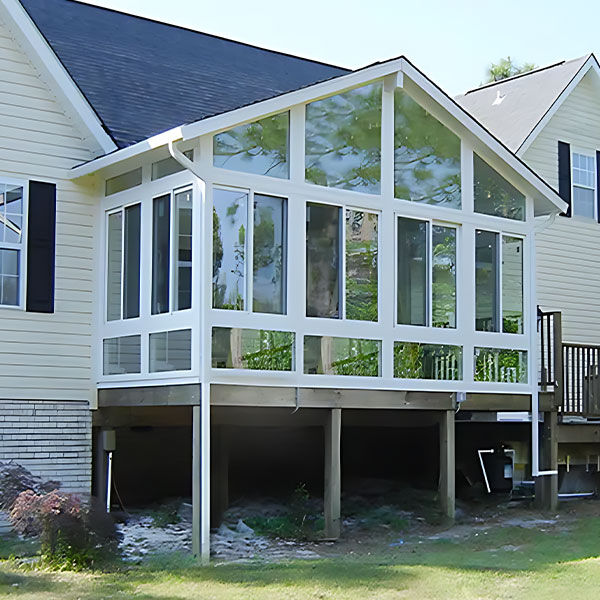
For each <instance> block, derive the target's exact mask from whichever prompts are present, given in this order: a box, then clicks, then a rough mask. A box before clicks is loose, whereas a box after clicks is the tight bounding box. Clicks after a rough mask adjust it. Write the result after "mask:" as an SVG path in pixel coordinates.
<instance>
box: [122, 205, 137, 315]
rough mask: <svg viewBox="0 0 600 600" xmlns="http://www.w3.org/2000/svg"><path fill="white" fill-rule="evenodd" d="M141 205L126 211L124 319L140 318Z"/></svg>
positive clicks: (130, 207) (128, 208)
mask: <svg viewBox="0 0 600 600" xmlns="http://www.w3.org/2000/svg"><path fill="white" fill-rule="evenodd" d="M140 218H141V204H134V205H133V206H128V207H127V208H126V209H125V240H124V242H125V243H124V249H125V256H124V260H123V270H124V273H123V296H124V298H123V318H124V319H132V318H135V317H139V316H140V225H141V221H140Z"/></svg>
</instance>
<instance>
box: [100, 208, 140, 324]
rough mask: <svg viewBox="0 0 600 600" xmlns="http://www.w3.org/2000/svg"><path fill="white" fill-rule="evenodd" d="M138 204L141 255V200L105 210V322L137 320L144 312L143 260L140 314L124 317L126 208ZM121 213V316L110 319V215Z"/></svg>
mask: <svg viewBox="0 0 600 600" xmlns="http://www.w3.org/2000/svg"><path fill="white" fill-rule="evenodd" d="M136 204H139V205H140V256H141V244H142V217H141V214H142V203H141V201H140V200H134V201H131V202H127V203H125V204H123V205H121V206H118V207H115V208H112V209H108V210H106V211H105V213H104V215H105V216H104V219H105V225H104V231H105V235H104V302H103V305H104V310H103V313H104V314H103V319H104V322H105V323H116V322H119V321H135V320H136V319H139V318H140V316H141V314H142V310H141V303H142V285H141V278H142V272H141V268H142V267H141V261H140V265H139V266H138V268H139V272H140V290H139V294H138V313H139V314H138V316H137V317H128V318H127V319H125V318H124V317H123V302H124V301H125V209H127V208H130V207H131V206H135V205H136ZM119 213H121V215H122V217H121V219H122V220H121V223H122V229H121V302H120V306H119V314H120V316H119V318H118V319H111V320H109V319H108V297H107V296H108V269H109V265H110V261H109V260H108V242H109V217H111V216H112V215H116V214H119Z"/></svg>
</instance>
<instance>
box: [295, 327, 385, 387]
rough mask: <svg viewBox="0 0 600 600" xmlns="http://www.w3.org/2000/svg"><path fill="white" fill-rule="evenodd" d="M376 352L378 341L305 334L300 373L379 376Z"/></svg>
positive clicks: (378, 359) (378, 349)
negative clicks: (302, 370) (302, 369)
mask: <svg viewBox="0 0 600 600" xmlns="http://www.w3.org/2000/svg"><path fill="white" fill-rule="evenodd" d="M380 354H381V342H380V341H378V340H363V339H356V338H339V337H330V336H314V335H307V336H305V337H304V372H305V373H307V374H322V375H353V376H359V377H379V375H380Z"/></svg>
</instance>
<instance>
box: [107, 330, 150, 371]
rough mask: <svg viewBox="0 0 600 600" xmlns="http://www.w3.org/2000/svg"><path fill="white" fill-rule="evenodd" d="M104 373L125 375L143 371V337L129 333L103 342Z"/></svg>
mask: <svg viewBox="0 0 600 600" xmlns="http://www.w3.org/2000/svg"><path fill="white" fill-rule="evenodd" d="M103 355H104V356H103V359H104V360H103V362H104V370H103V372H104V375H123V374H126V373H140V371H141V337H140V336H139V335H128V336H125V337H117V338H108V339H105V340H104V342H103Z"/></svg>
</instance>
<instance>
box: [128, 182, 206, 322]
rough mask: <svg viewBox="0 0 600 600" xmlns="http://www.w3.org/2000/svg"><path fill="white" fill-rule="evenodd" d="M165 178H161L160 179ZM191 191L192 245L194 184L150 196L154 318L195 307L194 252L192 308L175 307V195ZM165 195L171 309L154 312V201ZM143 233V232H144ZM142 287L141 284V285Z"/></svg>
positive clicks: (150, 264) (150, 252) (150, 265)
mask: <svg viewBox="0 0 600 600" xmlns="http://www.w3.org/2000/svg"><path fill="white" fill-rule="evenodd" d="M161 179H163V178H160V179H159V180H158V181H160V180H161ZM185 192H191V193H192V247H193V244H194V227H193V219H194V210H196V208H195V206H194V186H193V185H191V184H188V185H183V186H180V187H174V188H171V189H169V190H168V191H165V192H163V193H160V194H153V195H152V197H151V198H150V205H149V210H150V231H149V239H150V243H149V257H148V261H149V267H150V273H149V277H150V285H149V294H150V298H149V306H150V318H151V319H154V318H157V317H164V316H165V315H172V314H179V313H185V312H188V311H191V310H192V309H193V308H194V289H193V287H194V285H193V272H194V264H193V254H192V297H191V302H190V308H183V309H176V308H175V298H176V291H175V269H174V266H176V265H177V264H178V262H179V261H178V260H177V259H176V250H177V244H176V243H177V240H176V239H175V238H176V235H175V234H176V224H175V217H176V216H177V214H176V211H177V208H176V206H175V196H176V195H177V194H181V193H185ZM163 196H169V310H167V311H165V312H162V313H156V314H153V313H152V256H153V253H154V245H153V243H154V240H153V238H152V230H153V228H154V201H155V200H156V199H157V198H162V197H163ZM142 235H143V233H142ZM140 288H141V286H140Z"/></svg>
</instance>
